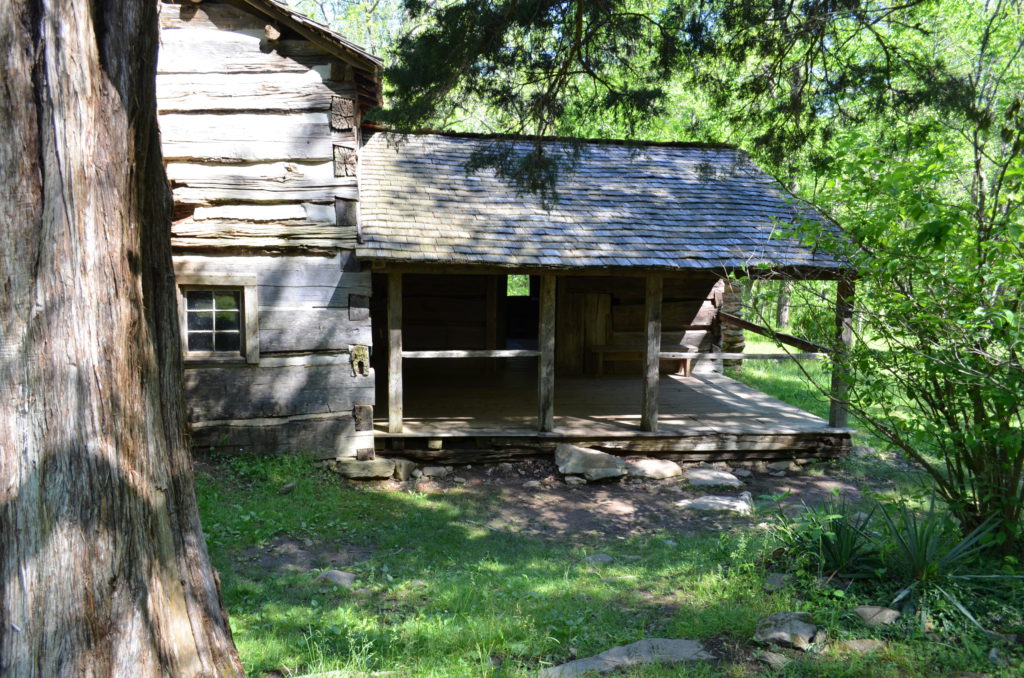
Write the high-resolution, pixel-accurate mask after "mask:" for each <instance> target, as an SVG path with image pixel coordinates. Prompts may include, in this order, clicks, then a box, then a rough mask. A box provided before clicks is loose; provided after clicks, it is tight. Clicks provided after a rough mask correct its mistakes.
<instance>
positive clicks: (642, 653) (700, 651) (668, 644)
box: [537, 638, 715, 678]
mask: <svg viewBox="0 0 1024 678" xmlns="http://www.w3.org/2000/svg"><path fill="white" fill-rule="evenodd" d="M714 658H715V656H714V655H713V654H711V653H710V652H708V651H707V650H705V649H704V646H703V645H701V644H700V643H699V642H697V641H696V640H686V639H681V638H678V639H677V638H647V639H645V640H638V641H637V642H635V643H630V644H629V645H620V646H618V647H613V648H612V649H610V650H605V651H604V652H602V653H601V654H599V655H596V656H593V657H587V658H585V659H576V660H574V661H571V662H568V663H566V664H560V665H559V666H552V667H549V668H546V669H541V670H540V672H539V673H538V674H537V675H538V676H539V677H541V678H575V677H576V676H580V675H582V674H583V673H585V672H586V671H594V672H596V673H599V674H603V673H611V672H613V671H618V670H620V669H625V668H629V667H631V666H638V665H640V664H678V663H680V662H692V661H705V660H710V659H714Z"/></svg>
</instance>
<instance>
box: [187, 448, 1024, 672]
mask: <svg viewBox="0 0 1024 678" xmlns="http://www.w3.org/2000/svg"><path fill="white" fill-rule="evenodd" d="M208 468H209V470H208V471H205V472H200V473H199V474H198V476H197V487H198V494H199V501H200V510H201V513H202V518H203V524H204V528H205V531H206V534H207V540H208V544H209V550H210V554H211V556H212V558H213V561H214V565H215V566H216V567H217V568H218V570H219V571H220V573H221V580H222V585H223V595H224V598H225V602H226V605H227V608H228V611H229V614H230V617H231V623H232V630H233V632H234V637H235V641H236V643H237V645H238V648H239V651H240V653H241V656H242V660H243V662H244V664H245V666H246V669H247V670H248V671H249V673H250V675H251V676H261V675H263V674H265V673H268V672H271V671H280V672H282V673H285V674H289V672H292V674H294V675H302V674H308V673H315V672H323V671H333V670H341V671H351V672H353V674H355V675H358V673H359V672H365V671H395V672H397V673H396V674H395V675H401V676H494V677H503V676H504V677H513V676H523V677H525V676H532V675H535V673H536V670H537V669H538V668H539V667H542V666H546V665H551V664H557V663H561V662H564V661H567V660H570V659H572V658H573V656H574V655H576V656H580V657H583V656H589V655H592V654H596V653H598V652H601V651H603V650H606V649H608V648H610V647H612V646H615V645H620V644H623V643H629V642H633V641H636V640H639V639H642V638H646V637H675V638H695V639H700V640H706V641H710V642H711V643H712V644H713V645H714V646H715V647H719V648H734V650H735V649H736V648H739V649H738V650H735V651H734V652H733V653H732V655H730V653H729V652H728V651H726V652H725V654H726V655H727V656H726V659H724V660H723V661H720V662H716V663H710V664H704V665H700V666H694V667H687V668H686V669H685V673H681V670H680V669H679V668H678V667H675V668H669V667H648V668H644V669H638V670H635V671H633V672H630V673H624V674H620V675H625V676H633V677H639V676H648V677H654V676H678V675H688V676H748V675H757V674H759V673H761V672H763V671H764V667H763V666H762V665H760V664H757V663H755V662H753V661H751V660H750V654H751V652H752V651H753V649H754V646H753V644H752V641H751V637H752V635H753V632H754V626H755V623H756V621H757V620H758V619H759V618H760V617H762V616H764V615H766V614H769V613H771V612H776V611H780V610H809V611H812V612H813V614H814V617H815V621H816V622H817V623H818V624H820V625H822V626H825V627H827V628H828V631H829V634H830V636H831V637H832V638H844V637H871V636H881V637H885V636H886V635H888V636H889V637H890V641H891V642H890V645H889V648H888V649H887V650H886V651H885V652H883V653H881V654H880V655H873V656H867V657H851V656H848V655H846V656H843V655H837V654H834V653H831V652H825V653H823V654H813V655H807V656H801V657H799V658H798V659H797V660H796V661H794V663H793V664H791V665H790V666H789V667H787V668H786V670H785V671H784V672H783V673H781V674H778V675H785V676H808V677H815V676H820V677H825V676H829V677H834V676H864V675H871V676H875V677H879V678H885V677H888V676H892V677H896V676H929V677H932V676H952V675H956V674H957V673H958V672H961V671H984V672H986V673H991V674H992V675H997V673H994V672H993V669H994V667H993V666H992V665H991V663H989V662H988V660H987V659H986V657H985V654H986V652H987V651H988V648H989V647H990V645H987V644H985V642H987V641H985V642H982V641H979V640H977V639H976V636H974V635H972V634H971V633H970V631H969V630H965V631H964V632H963V633H962V634H960V635H951V636H948V637H944V639H943V641H942V642H932V641H929V640H927V639H924V638H923V637H922V636H921V635H920V633H919V632H917V631H914V630H913V629H912V628H911V629H904V630H902V631H900V632H899V633H897V632H894V631H887V632H884V633H881V634H879V633H877V632H873V631H872V630H867V629H864V628H862V627H860V626H858V624H857V623H856V622H855V621H854V620H853V619H852V618H851V617H850V616H849V614H848V613H847V610H849V609H850V608H851V607H852V606H853V605H855V604H857V603H859V602H863V603H876V602H879V601H877V600H869V599H867V598H865V599H859V598H858V594H857V593H856V592H855V591H852V590H851V592H849V593H848V594H847V595H846V596H845V597H844V598H841V599H840V598H837V597H836V595H835V594H834V592H833V590H832V588H831V587H825V588H821V587H819V586H817V585H815V584H814V583H812V582H811V581H810V580H807V581H802V582H801V583H800V584H799V585H798V586H795V587H793V588H791V589H787V590H786V591H783V592H780V593H775V594H771V595H769V594H766V593H764V592H763V591H762V589H761V586H762V582H763V576H764V572H763V569H762V566H761V565H759V563H760V562H763V561H762V560H761V558H762V557H763V556H764V554H765V553H766V552H767V551H766V550H767V549H768V548H769V547H768V546H767V545H766V544H765V542H764V540H765V537H764V532H763V531H762V530H753V531H736V532H731V533H725V534H719V533H715V532H711V531H709V532H708V533H707V534H703V535H697V536H694V535H681V534H656V535H650V536H645V537H637V538H629V539H625V538H622V539H613V540H604V541H597V540H593V539H590V540H588V539H584V540H582V541H574V542H571V543H569V542H554V541H550V540H545V539H541V538H538V537H534V536H527V535H522V534H516V533H514V532H503V531H495V530H491V529H488V528H485V527H483V524H484V523H486V521H487V520H489V519H490V518H492V517H494V516H493V513H494V512H495V511H496V510H497V509H496V506H495V505H494V503H493V502H491V501H489V500H488V498H487V496H486V495H485V494H482V493H479V492H477V493H471V492H465V491H461V490H452V491H449V492H447V493H437V494H430V495H425V494H417V493H410V492H394V491H384V490H375V489H369V488H364V487H356V488H353V487H352V486H351V485H349V484H347V483H345V482H344V481H341V480H340V479H339V478H338V477H337V476H335V475H334V474H330V473H327V472H325V471H320V470H319V469H316V468H314V467H313V465H312V463H311V462H309V461H306V460H303V459H298V458H279V459H267V460H256V459H251V458H236V459H233V460H230V461H223V460H222V461H219V462H216V463H215V464H214V465H213V466H211V467H208ZM287 483H294V484H295V486H294V490H293V491H291V492H290V493H287V494H284V495H281V494H279V493H278V490H279V489H280V488H281V487H282V486H283V485H285V484H287ZM282 536H287V537H289V538H295V539H299V540H308V543H309V544H313V545H317V546H319V545H323V546H328V547H330V548H332V549H341V548H342V547H343V546H344V545H352V546H355V547H360V548H363V549H366V550H368V552H369V556H368V557H367V558H366V559H365V560H363V561H361V562H357V563H354V564H351V565H347V566H344V567H342V568H341V569H345V570H348V571H351V572H354V573H355V574H356V575H357V576H358V582H357V588H364V589H367V592H365V593H363V594H362V595H360V594H356V593H354V592H351V591H348V590H344V589H338V588H335V587H333V586H330V585H324V584H321V583H318V582H316V581H315V574H316V572H278V571H268V570H266V569H261V568H260V567H259V566H258V564H257V563H255V562H254V561H253V559H252V558H251V557H249V556H248V555H247V554H248V553H250V552H251V551H247V549H250V550H251V549H252V547H257V548H263V547H266V546H267V545H268V544H271V543H272V542H273V541H274V539H275V538H279V537H282ZM667 538H671V540H673V541H674V542H675V544H676V545H672V544H671V543H669V542H666V541H665V540H666V539H667ZM595 552H602V553H608V554H610V555H612V556H613V557H614V558H615V562H614V563H612V564H611V565H608V566H596V567H592V566H588V565H585V564H581V562H580V561H581V559H582V558H583V557H584V556H586V555H588V554H591V553H595ZM730 656H731V657H732V658H730ZM1005 675H1012V674H1011V673H1006V674H1005Z"/></svg>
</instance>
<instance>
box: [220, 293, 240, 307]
mask: <svg viewBox="0 0 1024 678" xmlns="http://www.w3.org/2000/svg"><path fill="white" fill-rule="evenodd" d="M238 296H239V295H238V292H217V293H216V294H215V295H214V298H215V299H216V301H217V310H218V311H231V310H236V309H238Z"/></svg>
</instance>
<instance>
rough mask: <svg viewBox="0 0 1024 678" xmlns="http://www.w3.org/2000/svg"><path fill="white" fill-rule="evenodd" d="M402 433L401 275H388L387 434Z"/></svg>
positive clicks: (393, 273)
mask: <svg viewBox="0 0 1024 678" xmlns="http://www.w3.org/2000/svg"><path fill="white" fill-rule="evenodd" d="M401 432H402V274H401V273H396V272H391V273H389V274H388V433H401Z"/></svg>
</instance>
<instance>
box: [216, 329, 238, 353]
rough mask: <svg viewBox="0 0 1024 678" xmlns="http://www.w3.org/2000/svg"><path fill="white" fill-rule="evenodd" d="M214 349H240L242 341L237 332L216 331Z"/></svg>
mask: <svg viewBox="0 0 1024 678" xmlns="http://www.w3.org/2000/svg"><path fill="white" fill-rule="evenodd" d="M215 336H216V344H217V347H216V348H215V349H214V350H216V351H241V350H242V343H241V337H240V335H239V334H238V332H217V333H216V334H215Z"/></svg>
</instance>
